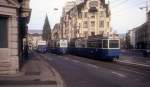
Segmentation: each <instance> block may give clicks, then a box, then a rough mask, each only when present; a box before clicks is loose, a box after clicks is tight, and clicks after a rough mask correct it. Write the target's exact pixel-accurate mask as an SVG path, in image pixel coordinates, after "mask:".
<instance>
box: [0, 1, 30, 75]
mask: <svg viewBox="0 0 150 87" xmlns="http://www.w3.org/2000/svg"><path fill="white" fill-rule="evenodd" d="M30 12H31V10H30V9H29V0H0V41H1V42H0V60H1V61H0V75H11V74H16V73H17V72H18V71H19V65H20V62H19V61H20V60H21V57H22V54H23V38H25V37H26V33H27V23H28V22H29V19H30Z"/></svg>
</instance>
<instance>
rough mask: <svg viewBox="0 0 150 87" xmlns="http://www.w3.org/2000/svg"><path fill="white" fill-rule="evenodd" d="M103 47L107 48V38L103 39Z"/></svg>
mask: <svg viewBox="0 0 150 87" xmlns="http://www.w3.org/2000/svg"><path fill="white" fill-rule="evenodd" d="M103 48H108V40H103Z"/></svg>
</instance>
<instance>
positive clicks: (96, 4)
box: [89, 1, 98, 7]
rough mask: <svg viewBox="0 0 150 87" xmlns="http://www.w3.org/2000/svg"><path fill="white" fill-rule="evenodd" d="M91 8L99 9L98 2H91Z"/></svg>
mask: <svg viewBox="0 0 150 87" xmlns="http://www.w3.org/2000/svg"><path fill="white" fill-rule="evenodd" d="M89 6H90V7H97V6H98V2H97V1H91V2H90V3H89Z"/></svg>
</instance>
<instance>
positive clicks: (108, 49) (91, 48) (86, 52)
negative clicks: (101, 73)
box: [69, 37, 120, 61]
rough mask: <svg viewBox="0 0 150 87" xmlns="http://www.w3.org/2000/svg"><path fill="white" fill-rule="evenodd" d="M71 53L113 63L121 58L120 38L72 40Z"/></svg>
mask: <svg viewBox="0 0 150 87" xmlns="http://www.w3.org/2000/svg"><path fill="white" fill-rule="evenodd" d="M69 53H70V54H74V55H78V56H83V57H88V58H97V59H105V60H111V61H113V60H114V59H115V58H119V54H120V39H119V38H111V37H109V38H106V37H103V38H88V39H84V38H79V39H76V40H72V41H71V42H70V44H69Z"/></svg>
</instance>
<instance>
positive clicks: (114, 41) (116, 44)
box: [109, 40, 119, 48]
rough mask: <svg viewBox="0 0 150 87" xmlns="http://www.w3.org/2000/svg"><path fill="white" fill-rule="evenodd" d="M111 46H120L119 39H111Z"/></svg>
mask: <svg viewBox="0 0 150 87" xmlns="http://www.w3.org/2000/svg"><path fill="white" fill-rule="evenodd" d="M109 48H119V40H109Z"/></svg>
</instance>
